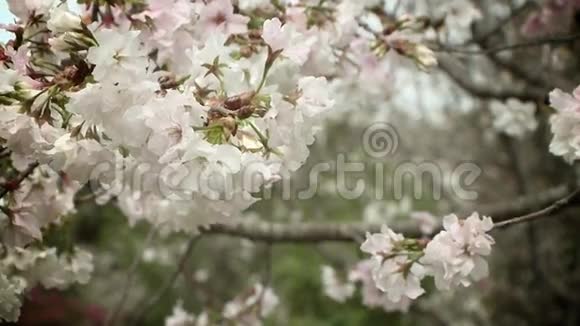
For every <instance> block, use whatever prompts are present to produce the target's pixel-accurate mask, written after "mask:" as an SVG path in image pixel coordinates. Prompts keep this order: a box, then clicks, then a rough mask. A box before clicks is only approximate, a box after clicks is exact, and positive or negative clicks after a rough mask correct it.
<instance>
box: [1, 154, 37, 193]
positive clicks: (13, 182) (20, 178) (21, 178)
mask: <svg viewBox="0 0 580 326" xmlns="http://www.w3.org/2000/svg"><path fill="white" fill-rule="evenodd" d="M37 167H38V163H37V162H34V163H31V164H30V165H28V167H27V168H26V169H25V170H24V171H22V173H20V174H19V175H18V176H17V177H16V179H14V180H11V181H9V182H8V183H9V184H7V185H4V187H3V189H2V190H0V198H3V197H4V196H6V194H8V193H9V192H10V191H12V190H14V189H18V187H19V186H20V184H21V183H22V182H23V181H24V179H26V178H28V177H29V176H30V175H31V174H32V172H34V169H36V168H37Z"/></svg>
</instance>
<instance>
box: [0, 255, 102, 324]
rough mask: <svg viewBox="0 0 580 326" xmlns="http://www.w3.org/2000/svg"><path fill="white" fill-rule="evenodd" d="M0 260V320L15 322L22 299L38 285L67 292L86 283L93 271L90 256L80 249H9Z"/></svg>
mask: <svg viewBox="0 0 580 326" xmlns="http://www.w3.org/2000/svg"><path fill="white" fill-rule="evenodd" d="M2 255H3V257H4V258H3V259H2V260H1V261H0V272H1V273H0V298H1V301H2V304H1V305H0V318H1V319H2V320H6V321H12V322H15V321H17V320H18V317H19V315H20V307H21V305H22V302H21V296H22V295H23V293H25V291H27V290H30V289H32V288H34V287H36V286H38V285H41V286H42V287H44V288H47V289H60V290H62V289H66V288H68V287H69V286H71V285H73V284H75V283H78V284H86V283H87V282H88V281H89V280H90V277H91V273H92V272H93V257H92V255H91V254H90V253H89V252H87V251H85V250H82V249H79V248H76V249H75V250H74V252H70V253H58V252H57V250H56V248H47V249H35V248H27V249H23V248H11V249H7V250H6V251H5V252H3V253H2Z"/></svg>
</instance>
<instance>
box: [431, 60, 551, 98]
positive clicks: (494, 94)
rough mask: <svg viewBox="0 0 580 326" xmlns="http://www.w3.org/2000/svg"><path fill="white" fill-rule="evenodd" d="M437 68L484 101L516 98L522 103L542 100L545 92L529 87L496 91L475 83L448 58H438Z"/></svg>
mask: <svg viewBox="0 0 580 326" xmlns="http://www.w3.org/2000/svg"><path fill="white" fill-rule="evenodd" d="M438 61H439V67H440V68H441V69H442V70H443V71H445V72H446V73H447V75H448V76H449V77H450V78H451V79H452V80H453V81H454V82H455V83H456V84H457V85H458V86H460V87H461V88H463V89H465V90H466V91H467V92H469V93H471V94H472V95H474V96H477V97H479V98H484V99H499V100H506V99H508V98H517V99H519V100H522V101H536V100H542V99H543V98H544V97H545V95H546V94H545V92H544V90H543V89H542V88H538V87H533V86H530V87H528V88H525V89H520V90H516V89H497V88H492V87H491V86H488V85H481V84H478V83H476V82H475V81H474V80H473V79H472V78H471V76H470V74H469V72H468V71H467V70H466V69H464V68H462V67H460V66H459V65H458V64H457V63H458V60H453V59H451V58H449V57H439V58H438Z"/></svg>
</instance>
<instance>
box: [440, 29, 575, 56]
mask: <svg viewBox="0 0 580 326" xmlns="http://www.w3.org/2000/svg"><path fill="white" fill-rule="evenodd" d="M579 39H580V33H578V34H572V35H564V36H554V37H546V38H539V39H535V40H530V41H526V42H521V43H514V44H505V45H500V46H497V47H493V48H487V49H480V50H468V49H461V48H456V47H447V46H444V45H441V46H440V47H439V48H437V49H434V51H436V52H446V53H462V54H473V55H486V54H492V53H499V52H504V51H510V50H517V49H522V48H532V47H538V46H542V45H554V44H566V43H571V42H574V41H576V40H579Z"/></svg>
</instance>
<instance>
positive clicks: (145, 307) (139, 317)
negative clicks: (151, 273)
mask: <svg viewBox="0 0 580 326" xmlns="http://www.w3.org/2000/svg"><path fill="white" fill-rule="evenodd" d="M200 238H201V235H200V234H196V235H193V236H192V237H191V238H190V239H189V241H188V243H187V247H186V248H185V251H184V252H183V254H182V255H181V257H180V259H179V263H178V265H177V268H176V269H175V271H174V272H173V274H172V275H171V276H170V277H169V278H168V279H167V280H166V281H165V284H163V286H162V287H161V288H160V289H159V291H158V292H157V294H155V295H153V296H152V297H151V299H149V300H147V301H146V302H145V303H144V304H140V305H139V306H140V307H141V309H140V310H139V312H138V313H137V314H136V315H135V316H136V317H135V319H134V320H135V322H134V323H132V324H133V325H142V324H143V320H144V319H145V317H146V315H147V312H148V311H149V310H150V309H151V307H153V306H155V305H157V303H159V302H160V301H161V300H162V299H163V297H164V296H165V295H166V294H167V292H168V291H169V290H171V289H172V288H173V286H174V285H175V282H176V281H177V279H178V278H179V275H180V274H181V272H182V271H183V269H184V268H185V265H186V264H187V261H188V260H189V257H190V256H191V253H192V252H193V248H195V244H196V243H197V242H198V240H199V239H200Z"/></svg>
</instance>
